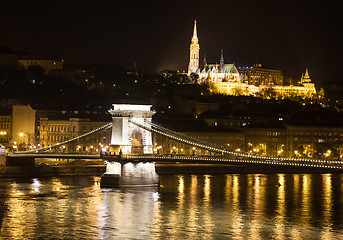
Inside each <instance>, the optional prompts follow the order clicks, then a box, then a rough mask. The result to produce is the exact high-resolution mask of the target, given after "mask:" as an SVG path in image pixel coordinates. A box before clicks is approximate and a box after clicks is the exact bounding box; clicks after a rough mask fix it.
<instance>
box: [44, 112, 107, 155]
mask: <svg viewBox="0 0 343 240" xmlns="http://www.w3.org/2000/svg"><path fill="white" fill-rule="evenodd" d="M107 123H108V122H95V121H91V120H90V119H86V118H70V119H67V120H56V119H49V118H41V119H40V120H39V131H38V134H39V140H38V144H37V145H39V146H38V147H39V148H45V147H49V146H53V145H55V144H58V143H62V142H64V141H67V140H70V139H73V138H75V137H77V136H81V135H82V134H85V133H88V132H90V131H93V130H95V129H98V128H100V127H102V126H104V125H105V124H107ZM109 138H110V131H108V130H103V131H100V132H99V133H94V134H92V135H91V136H88V137H85V138H81V139H79V140H77V141H75V142H72V143H70V144H65V145H62V146H60V147H59V148H58V151H65V152H91V153H92V152H98V151H100V150H101V149H102V148H106V147H107V148H108V147H109V141H110V140H109Z"/></svg>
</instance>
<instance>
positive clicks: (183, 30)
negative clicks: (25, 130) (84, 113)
mask: <svg viewBox="0 0 343 240" xmlns="http://www.w3.org/2000/svg"><path fill="white" fill-rule="evenodd" d="M340 8H341V6H340V2H339V1H336V2H334V1H332V2H330V1H317V2H316V1H312V2H309V1H308V2H307V1H301V0H299V1H278V0H274V1H241V0H239V1H229V0H226V1H186V0H184V1H162V0H160V1H147V0H145V1H143V0H141V1H101V0H98V1H96V0H94V1H86V0H84V1H78V0H70V1H63V0H59V1H46V0H45V1H35V0H31V1H17V0H11V1H10V0H5V2H2V6H1V9H2V10H1V14H0V26H1V35H0V46H8V47H10V48H12V49H14V50H26V51H29V52H31V53H32V54H37V55H43V54H51V55H55V56H59V57H61V58H63V59H64V60H65V62H66V63H113V64H119V65H123V66H132V65H133V63H134V62H137V64H138V65H139V66H141V68H143V69H145V70H148V71H159V70H163V69H175V70H176V69H179V70H186V69H187V65H188V58H189V44H190V40H191V37H192V31H193V22H194V19H197V22H198V37H199V43H200V55H201V58H202V57H203V55H204V54H206V55H207V60H208V62H209V63H216V62H218V63H219V57H220V49H221V48H223V49H224V57H225V62H226V63H232V62H234V63H235V64H236V65H237V66H251V65H252V64H254V63H255V62H256V61H259V62H260V63H262V64H263V65H264V66H266V67H273V68H278V69H281V70H283V72H284V74H285V75H287V76H292V77H300V75H301V73H302V72H304V71H305V68H306V67H308V68H309V72H310V75H311V77H312V79H313V80H314V81H316V80H317V81H322V80H342V77H341V73H340V72H341V71H340V68H341V66H340V65H341V60H340V57H341V52H342V51H341V50H342V40H341V37H340V36H339V35H341V34H342V33H341V29H342V25H341V21H340V19H341V18H342V17H341V16H340V15H339V14H340V12H339V11H340V10H339V9H340Z"/></svg>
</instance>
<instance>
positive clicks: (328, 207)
mask: <svg viewBox="0 0 343 240" xmlns="http://www.w3.org/2000/svg"><path fill="white" fill-rule="evenodd" d="M322 183H323V194H322V196H323V201H322V204H323V213H322V216H323V221H322V225H323V231H322V239H332V238H333V236H332V225H333V221H332V213H333V209H332V204H333V203H332V174H323V175H322Z"/></svg>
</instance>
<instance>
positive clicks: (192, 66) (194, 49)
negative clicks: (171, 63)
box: [188, 20, 200, 75]
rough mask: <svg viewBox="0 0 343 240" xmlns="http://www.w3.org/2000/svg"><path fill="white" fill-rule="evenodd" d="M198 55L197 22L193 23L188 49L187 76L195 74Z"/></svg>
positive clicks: (197, 65) (197, 66)
mask: <svg viewBox="0 0 343 240" xmlns="http://www.w3.org/2000/svg"><path fill="white" fill-rule="evenodd" d="M199 53H200V46H199V41H198V36H197V21H196V20H195V21H194V30H193V37H192V40H191V45H190V47H189V65H188V75H190V74H191V73H195V72H196V71H197V70H198V68H199Z"/></svg>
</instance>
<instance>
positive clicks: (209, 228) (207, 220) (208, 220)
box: [203, 175, 214, 239]
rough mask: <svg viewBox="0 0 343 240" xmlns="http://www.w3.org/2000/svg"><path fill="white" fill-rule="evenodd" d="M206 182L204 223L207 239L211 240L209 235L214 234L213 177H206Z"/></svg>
mask: <svg viewBox="0 0 343 240" xmlns="http://www.w3.org/2000/svg"><path fill="white" fill-rule="evenodd" d="M204 177H205V180H204V197H203V206H204V208H207V209H206V210H205V211H204V216H203V221H204V229H205V233H206V234H205V235H204V238H205V239H209V238H210V237H211V235H210V234H209V233H211V232H213V225H214V224H213V220H212V214H211V213H212V209H211V177H210V176H209V175H205V176H204Z"/></svg>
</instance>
